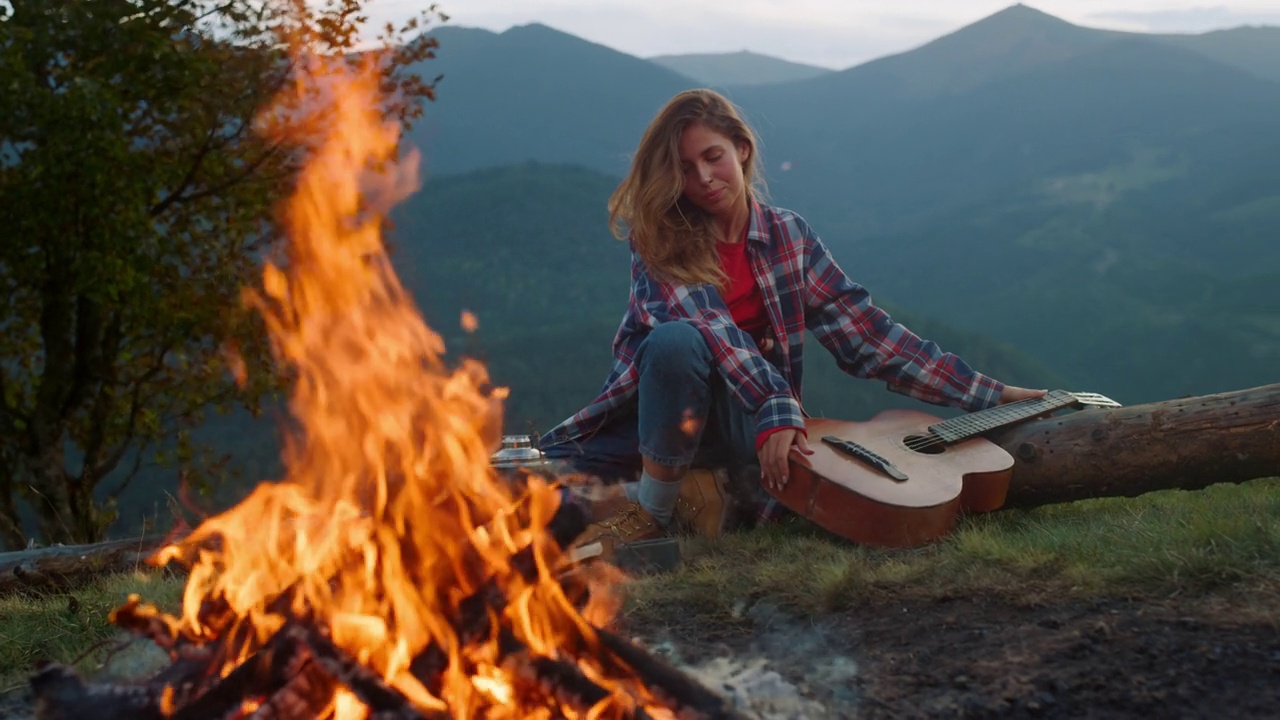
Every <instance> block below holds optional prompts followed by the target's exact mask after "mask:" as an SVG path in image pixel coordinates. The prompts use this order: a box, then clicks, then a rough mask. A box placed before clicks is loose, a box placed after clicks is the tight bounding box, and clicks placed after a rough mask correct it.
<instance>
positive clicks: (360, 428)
mask: <svg viewBox="0 0 1280 720" xmlns="http://www.w3.org/2000/svg"><path fill="white" fill-rule="evenodd" d="M308 67H309V68H310V70H309V72H308V73H307V74H304V75H302V76H300V77H299V80H298V83H297V88H296V90H297V92H298V93H299V94H298V95H296V96H293V97H292V101H291V102H287V103H285V104H284V106H283V107H288V108H291V109H292V110H296V109H297V108H298V107H300V105H301V103H304V102H308V103H313V102H314V101H315V98H316V97H323V98H324V103H323V104H324V107H323V110H322V111H321V112H317V113H314V114H313V116H314V117H322V118H323V122H321V123H311V124H309V127H310V129H311V130H312V131H317V130H318V136H317V142H316V143H315V144H314V146H313V147H311V148H310V152H309V153H308V156H307V160H306V162H305V164H304V166H303V168H302V170H301V172H300V174H299V177H298V181H297V186H296V191H295V193H294V194H293V196H292V197H291V199H290V200H289V202H288V204H287V206H286V207H285V218H286V227H287V243H286V244H285V248H284V253H283V255H282V258H281V259H279V260H278V261H276V262H270V263H267V264H266V266H265V271H264V274H263V278H262V285H261V288H260V289H258V290H254V291H250V292H247V293H246V297H247V298H248V300H249V302H251V303H253V305H254V306H255V307H256V308H257V309H258V310H259V311H260V313H261V315H262V317H263V319H264V320H265V324H266V327H267V329H268V331H269V334H270V338H271V340H272V343H273V348H274V350H275V353H276V358H277V361H278V363H279V364H280V366H281V368H282V369H283V371H284V372H286V373H287V376H288V377H289V378H290V381H291V384H292V390H291V394H290V416H291V418H292V422H291V425H290V427H289V428H288V430H289V432H288V433H287V440H286V443H285V447H284V450H283V459H284V461H285V462H284V466H285V468H286V472H285V476H284V477H283V478H282V479H279V480H277V481H273V482H266V483H263V484H261V485H259V486H258V487H257V488H256V489H255V490H254V491H253V492H252V493H251V494H250V495H249V496H248V497H247V498H246V499H245V500H244V501H242V502H240V503H239V504H237V505H235V506H234V507H232V508H230V509H229V510H226V511H225V512H223V513H221V514H219V515H216V516H213V517H211V518H209V519H207V520H206V521H204V522H203V523H202V524H201V525H200V526H199V527H197V528H195V529H194V530H193V531H192V532H190V533H189V534H187V535H186V536H185V537H182V538H181V539H178V540H175V541H174V542H173V543H172V544H171V545H169V546H167V547H165V548H164V549H163V550H161V551H160V552H159V553H157V555H156V556H155V558H154V562H155V563H156V564H158V565H166V564H176V565H179V566H181V567H182V568H184V569H185V570H186V571H187V573H188V575H187V577H188V580H187V585H186V590H185V597H184V601H183V606H182V610H181V613H180V614H178V615H170V614H167V613H165V612H162V611H160V610H159V609H157V608H155V607H152V606H149V605H147V604H146V603H145V602H144V601H143V600H142V599H141V598H138V597H132V598H130V599H129V600H128V602H126V603H125V604H124V605H123V606H121V607H119V608H118V609H116V610H115V611H114V612H113V613H112V615H111V620H112V622H113V623H114V624H116V625H117V626H119V627H120V628H122V629H124V630H127V631H129V632H131V633H133V634H135V635H137V636H139V637H141V638H143V639H145V640H147V641H150V642H154V643H156V644H157V645H159V646H160V647H161V648H163V649H164V650H165V651H167V653H168V655H169V657H170V659H171V662H170V663H169V664H168V666H167V667H166V668H165V669H164V670H162V671H161V672H159V673H158V674H156V675H154V676H153V677H150V678H147V679H144V680H138V681H136V682H134V683H132V684H107V683H101V684H95V683H92V682H88V681H86V680H84V679H82V678H80V677H79V676H78V675H76V674H75V673H74V672H73V671H72V670H71V669H70V668H69V667H66V666H63V665H57V664H50V665H45V666H43V667H42V668H40V669H39V670H38V672H37V674H36V675H35V676H34V678H33V680H32V687H33V690H34V692H35V695H36V697H37V705H38V708H39V710H38V712H39V716H40V717H46V718H179V719H182V720H186V719H188V718H193V719H194V718H200V719H206V718H241V717H244V718H334V719H335V720H356V719H364V718H381V719H391V718H492V719H495V720H496V719H499V718H559V717H564V718H641V717H653V718H660V717H681V718H684V717H730V716H731V715H732V713H731V711H729V710H728V709H726V707H725V705H724V704H723V702H722V700H721V698H720V697H719V696H718V695H716V694H714V693H711V692H710V691H708V690H707V689H706V688H704V687H703V686H701V685H700V684H698V683H696V682H693V681H692V680H691V679H690V678H689V677H687V676H686V675H684V674H683V673H681V672H679V671H678V670H676V669H675V668H674V667H673V666H671V665H669V664H667V663H665V662H664V661H661V660H659V659H658V658H656V657H654V656H652V655H650V654H649V653H648V652H647V651H645V650H644V649H642V648H641V647H640V646H638V645H636V644H634V643H632V642H630V641H628V640H626V639H624V638H622V637H620V636H619V635H617V634H615V633H613V632H610V631H608V630H606V629H604V628H605V627H607V626H608V624H609V623H610V621H611V619H612V618H613V616H614V613H615V612H616V610H617V600H616V597H615V593H612V592H611V588H612V587H613V586H614V585H616V580H617V575H616V571H615V570H612V569H611V568H609V567H608V566H606V565H603V564H590V565H575V564H574V563H572V562H571V561H570V559H569V557H568V556H567V553H566V552H565V547H566V545H567V544H568V543H569V542H570V541H571V540H572V539H573V538H574V537H575V536H576V535H577V534H578V533H579V532H580V531H581V530H582V529H583V528H584V527H585V523H586V519H585V517H584V515H583V512H582V511H581V510H579V509H577V508H576V506H574V505H572V504H562V503H561V494H560V491H559V488H558V487H557V483H556V479H555V478H553V477H548V476H543V475H540V474H537V473H533V472H524V473H522V474H520V475H518V476H517V477H515V478H512V477H509V476H507V475H502V476H500V475H498V474H497V471H496V470H495V469H494V468H493V467H491V464H490V461H489V458H490V454H491V452H492V450H493V449H494V441H495V440H496V439H497V438H500V436H501V412H500V410H499V407H500V402H501V397H502V395H501V393H496V392H493V391H492V390H490V389H489V382H488V377H487V374H486V372H485V370H484V368H483V367H482V366H481V365H479V364H478V363H475V362H465V361H464V362H462V363H461V364H459V365H458V366H457V367H456V368H450V367H447V366H446V363H445V362H444V360H443V359H442V354H443V352H444V345H443V342H442V340H441V338H440V336H439V335H437V334H436V333H435V332H433V331H432V330H431V329H430V328H429V327H428V326H427V325H426V323H425V322H424V320H423V319H422V318H421V316H420V315H419V313H418V312H417V310H416V308H415V305H414V303H413V302H412V300H411V299H410V297H409V296H408V294H407V292H406V291H405V289H404V288H403V287H402V286H401V284H400V283H399V280H398V279H397V277H396V274H395V273H394V272H393V270H392V267H391V263H390V261H389V258H388V256H387V253H386V250H385V247H384V243H383V238H382V232H381V231H382V226H383V221H384V218H385V216H386V213H387V210H388V209H389V208H390V207H391V206H392V205H393V204H394V203H395V202H397V201H398V200H401V199H403V198H404V197H405V196H406V195H407V194H408V193H410V192H412V191H413V190H414V189H416V187H417V176H416V158H415V157H414V156H412V155H410V156H408V157H405V158H401V157H397V141H398V135H397V132H398V126H397V124H396V123H395V122H394V121H387V120H386V119H385V118H384V117H383V116H382V113H380V112H379V107H380V102H379V100H380V96H379V94H378V76H377V73H376V72H375V71H373V69H372V68H368V67H366V68H363V69H357V68H351V67H349V66H348V65H347V64H345V63H340V64H333V63H321V62H313V63H310V64H309V65H308ZM277 112H283V111H279V110H278V111H277ZM268 116H270V113H268ZM277 117H282V116H277ZM268 124H270V123H268Z"/></svg>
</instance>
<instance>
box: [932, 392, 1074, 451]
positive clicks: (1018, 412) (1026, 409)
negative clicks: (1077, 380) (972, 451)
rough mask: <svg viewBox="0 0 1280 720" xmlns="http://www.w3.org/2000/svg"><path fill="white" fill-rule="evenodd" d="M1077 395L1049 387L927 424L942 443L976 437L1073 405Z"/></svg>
mask: <svg viewBox="0 0 1280 720" xmlns="http://www.w3.org/2000/svg"><path fill="white" fill-rule="evenodd" d="M1075 402H1076V397H1075V396H1074V395H1072V394H1071V393H1069V392H1066V391H1065V390H1052V391H1050V392H1048V393H1046V394H1045V396H1044V397H1039V398H1030V399H1028V400H1019V401H1017V402H1011V403H1008V404H1005V405H997V406H995V407H991V408H987V409H986V410H979V411H978V412H974V413H969V414H968V415H961V416H959V417H954V418H950V419H948V420H943V421H942V422H940V423H937V424H934V425H930V426H929V432H931V433H932V434H933V435H934V436H936V437H937V438H938V439H939V440H941V441H942V442H944V443H953V442H959V441H961V440H968V439H969V438H972V437H977V436H979V435H981V434H983V433H985V432H989V431H991V430H995V429H996V428H999V427H1004V426H1005V425H1012V424H1013V423H1017V422H1022V421H1023V420H1029V419H1031V418H1033V417H1036V416H1037V415H1043V414H1045V413H1048V412H1053V411H1054V410H1058V409H1059V408H1064V407H1067V406H1068V405H1073V404H1075Z"/></svg>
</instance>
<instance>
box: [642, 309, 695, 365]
mask: <svg viewBox="0 0 1280 720" xmlns="http://www.w3.org/2000/svg"><path fill="white" fill-rule="evenodd" d="M644 345H645V347H644V351H643V352H644V357H643V361H644V362H645V363H646V364H655V363H660V364H662V365H666V366H670V365H674V366H686V365H689V364H697V365H707V364H708V363H709V362H710V360H711V349H710V348H709V347H708V346H707V340H706V338H704V337H703V336H702V332H701V331H699V330H698V328H696V327H694V326H693V324H692V323H689V322H687V321H684V320H678V321H675V322H668V323H663V324H661V325H659V326H657V327H655V328H654V329H652V330H650V331H649V336H648V337H647V338H645V342H644Z"/></svg>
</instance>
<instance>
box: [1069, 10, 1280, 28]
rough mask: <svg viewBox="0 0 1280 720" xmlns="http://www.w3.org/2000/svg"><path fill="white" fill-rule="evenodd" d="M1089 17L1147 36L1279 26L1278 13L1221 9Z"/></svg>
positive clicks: (1133, 12)
mask: <svg viewBox="0 0 1280 720" xmlns="http://www.w3.org/2000/svg"><path fill="white" fill-rule="evenodd" d="M1089 17H1090V18H1091V19H1096V20H1101V21H1104V22H1115V23H1120V24H1123V25H1124V26H1126V27H1131V28H1134V29H1140V30H1145V31H1147V32H1204V31H1206V30H1209V29H1221V28H1231V27H1239V26H1241V25H1277V26H1280V12H1268V11H1251V10H1236V9H1233V8H1229V7H1225V6H1222V5H1217V6H1201V7H1189V8H1179V9H1176V10H1147V11H1136V10H1126V11H1113V12H1103V13H1093V14H1091V15H1090V16H1089Z"/></svg>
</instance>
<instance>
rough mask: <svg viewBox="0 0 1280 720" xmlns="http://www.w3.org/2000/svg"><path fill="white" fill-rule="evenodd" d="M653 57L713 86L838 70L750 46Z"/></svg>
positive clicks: (805, 76)
mask: <svg viewBox="0 0 1280 720" xmlns="http://www.w3.org/2000/svg"><path fill="white" fill-rule="evenodd" d="M649 61H650V62H654V63H657V64H658V65H661V66H663V67H665V68H667V69H669V70H673V71H675V72H677V73H680V74H681V75H684V76H685V77H687V78H691V79H693V80H696V81H698V82H700V83H704V84H706V85H710V86H713V87H726V86H731V85H760V84H766V83H777V82H787V81H792V80H803V79H807V78H812V77H817V76H819V75H825V74H827V73H831V72H835V71H834V70H831V69H830V68H824V67H819V66H817V65H808V64H805V63H798V62H792V61H790V60H783V59H782V58H779V57H775V56H773V55H764V54H762V53H758V52H754V51H752V50H747V49H742V50H736V51H731V52H720V53H706V52H704V53H684V54H680V55H655V56H653V57H651V58H649Z"/></svg>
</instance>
